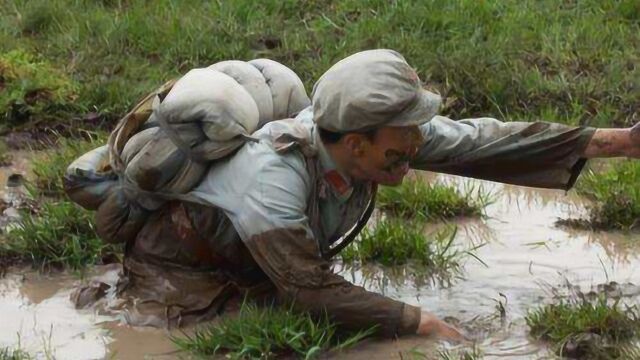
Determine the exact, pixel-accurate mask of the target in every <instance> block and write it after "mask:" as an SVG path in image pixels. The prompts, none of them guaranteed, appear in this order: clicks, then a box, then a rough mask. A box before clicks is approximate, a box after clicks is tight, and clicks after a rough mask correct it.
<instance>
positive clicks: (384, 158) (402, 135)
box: [347, 126, 424, 186]
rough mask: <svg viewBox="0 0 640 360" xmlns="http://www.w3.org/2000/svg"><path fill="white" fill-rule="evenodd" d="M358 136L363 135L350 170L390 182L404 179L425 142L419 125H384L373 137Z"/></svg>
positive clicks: (356, 176) (356, 175)
mask: <svg viewBox="0 0 640 360" xmlns="http://www.w3.org/2000/svg"><path fill="white" fill-rule="evenodd" d="M356 136H361V137H362V138H361V139H359V140H358V141H359V143H358V144H357V146H353V147H352V156H353V162H352V163H353V167H352V168H351V169H347V171H349V172H350V175H351V176H352V177H353V178H354V179H357V180H361V181H373V182H375V183H378V184H382V185H391V186H394V185H399V184H401V183H402V179H404V177H405V176H406V175H407V172H408V171H409V163H410V162H411V160H412V159H413V158H414V157H415V156H416V154H417V153H418V149H419V148H420V146H421V145H422V143H423V142H424V139H423V137H422V133H421V132H420V129H419V128H418V127H417V126H409V127H383V128H380V129H379V130H378V131H376V133H375V135H374V136H373V137H370V138H367V137H365V136H363V135H356Z"/></svg>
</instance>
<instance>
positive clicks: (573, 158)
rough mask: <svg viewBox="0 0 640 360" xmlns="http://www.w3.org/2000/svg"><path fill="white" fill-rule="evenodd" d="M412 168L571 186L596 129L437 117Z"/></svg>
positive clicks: (510, 181)
mask: <svg viewBox="0 0 640 360" xmlns="http://www.w3.org/2000/svg"><path fill="white" fill-rule="evenodd" d="M420 129H421V131H422V134H423V136H424V138H425V141H426V143H425V145H424V146H423V147H422V148H421V149H420V151H419V153H418V156H417V158H416V159H415V161H414V162H413V163H412V164H411V167H412V168H414V169H419V170H429V171H435V172H443V173H449V174H454V175H462V176H467V177H473V178H477V179H484V180H493V181H498V182H503V183H508V184H514V185H522V186H533V187H542V188H551V189H564V190H568V189H570V188H571V187H572V186H573V184H574V183H575V181H576V179H577V177H578V175H579V174H580V171H581V170H582V167H583V166H584V164H585V163H586V159H584V158H583V153H584V149H585V148H586V146H587V144H588V143H589V141H590V140H591V138H592V137H593V134H594V132H595V128H590V127H574V126H567V125H562V124H553V123H546V122H533V123H527V122H501V121H498V120H496V119H491V118H478V119H468V120H460V121H453V120H451V119H448V118H446V117H443V116H436V117H434V118H433V119H432V120H431V121H429V122H428V123H426V124H424V125H422V126H421V127H420Z"/></svg>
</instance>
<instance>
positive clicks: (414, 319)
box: [397, 304, 422, 335]
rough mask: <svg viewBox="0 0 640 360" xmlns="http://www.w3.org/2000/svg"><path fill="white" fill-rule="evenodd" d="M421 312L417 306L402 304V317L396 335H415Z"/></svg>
mask: <svg viewBox="0 0 640 360" xmlns="http://www.w3.org/2000/svg"><path fill="white" fill-rule="evenodd" d="M421 313H422V311H421V310H420V308H419V307H417V306H412V305H409V304H404V306H403V307H402V317H401V318H400V324H399V325H398V330H397V333H398V335H408V334H415V333H416V331H417V330H418V325H419V324H420V316H421Z"/></svg>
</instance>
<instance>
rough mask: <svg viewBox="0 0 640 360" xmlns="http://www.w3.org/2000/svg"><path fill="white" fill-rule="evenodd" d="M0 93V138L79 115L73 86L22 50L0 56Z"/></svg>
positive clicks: (52, 68) (43, 62)
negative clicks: (21, 129) (3, 135)
mask: <svg viewBox="0 0 640 360" xmlns="http://www.w3.org/2000/svg"><path fill="white" fill-rule="evenodd" d="M0 90H2V91H0V134H1V133H4V132H7V131H8V130H12V129H16V128H23V127H25V125H29V126H33V125H35V123H36V122H42V121H44V120H49V119H53V118H60V117H65V116H69V114H70V113H72V112H76V111H78V108H77V107H76V105H74V100H75V99H76V93H77V91H78V87H77V86H76V84H75V83H74V82H73V81H72V80H71V79H70V78H69V77H68V76H67V75H66V74H65V73H64V72H63V71H61V70H58V69H56V68H55V67H54V66H53V65H51V64H50V63H49V62H47V61H45V60H40V59H39V58H38V57H37V56H35V55H32V54H30V53H27V52H25V51H24V50H12V51H9V52H7V53H5V54H2V55H0Z"/></svg>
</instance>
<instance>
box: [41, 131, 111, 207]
mask: <svg viewBox="0 0 640 360" xmlns="http://www.w3.org/2000/svg"><path fill="white" fill-rule="evenodd" d="M84 135H85V139H79V140H78V139H71V138H67V137H58V139H57V140H56V142H55V146H54V147H53V148H51V149H48V150H46V151H44V152H43V153H42V154H38V155H37V156H35V158H34V159H33V161H32V162H31V166H32V170H33V174H34V176H35V179H34V183H33V185H35V187H36V189H37V190H38V192H39V193H40V194H41V195H45V196H52V197H64V195H65V194H64V188H63V178H64V174H65V171H66V169H67V167H68V166H69V165H70V164H71V163H72V162H73V161H74V160H75V159H76V158H78V157H79V156H81V155H82V154H84V153H86V152H88V151H90V150H93V149H95V148H97V147H99V146H101V145H104V144H105V143H106V141H107V136H106V135H105V134H104V133H101V132H96V133H90V132H85V133H84Z"/></svg>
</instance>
